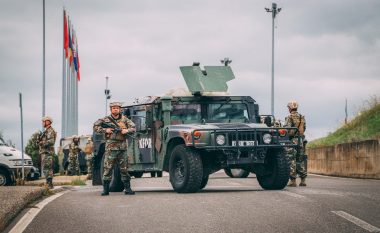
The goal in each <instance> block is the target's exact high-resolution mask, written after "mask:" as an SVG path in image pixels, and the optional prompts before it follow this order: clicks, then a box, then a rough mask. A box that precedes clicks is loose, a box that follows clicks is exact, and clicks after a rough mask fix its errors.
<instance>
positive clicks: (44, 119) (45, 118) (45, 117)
mask: <svg viewBox="0 0 380 233" xmlns="http://www.w3.org/2000/svg"><path fill="white" fill-rule="evenodd" d="M42 121H50V123H53V119H52V118H51V117H49V116H44V117H42Z"/></svg>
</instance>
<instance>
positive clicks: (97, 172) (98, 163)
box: [65, 143, 105, 185]
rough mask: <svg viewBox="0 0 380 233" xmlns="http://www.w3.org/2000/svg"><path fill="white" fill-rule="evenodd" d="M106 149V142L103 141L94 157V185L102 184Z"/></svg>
mask: <svg viewBox="0 0 380 233" xmlns="http://www.w3.org/2000/svg"><path fill="white" fill-rule="evenodd" d="M104 149H105V144H104V143H103V144H102V145H100V147H99V151H98V153H97V154H96V156H95V157H94V167H93V168H92V185H102V176H103V156H104ZM65 170H66V169H65Z"/></svg>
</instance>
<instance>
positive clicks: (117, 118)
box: [94, 102, 136, 196]
mask: <svg viewBox="0 0 380 233" xmlns="http://www.w3.org/2000/svg"><path fill="white" fill-rule="evenodd" d="M110 108H111V115H109V116H106V117H104V118H102V119H99V120H98V121H96V122H95V123H94V131H95V132H97V133H104V134H105V139H106V145H105V152H104V164H103V165H104V171H103V192H102V196H105V195H109V184H110V181H111V179H112V173H111V172H112V168H113V166H114V164H115V163H118V164H119V167H120V173H121V180H122V181H123V183H124V193H125V194H126V195H133V194H135V192H134V191H132V189H131V184H130V180H131V177H130V176H129V174H128V171H127V166H128V159H127V153H126V152H127V141H126V139H127V136H128V135H127V134H129V133H134V132H135V131H136V129H135V124H134V123H133V122H132V121H131V120H129V119H128V118H127V117H126V116H123V115H122V114H121V113H120V111H121V103H118V102H113V103H110Z"/></svg>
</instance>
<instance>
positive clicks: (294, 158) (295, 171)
mask: <svg viewBox="0 0 380 233" xmlns="http://www.w3.org/2000/svg"><path fill="white" fill-rule="evenodd" d="M288 159H289V165H290V174H289V177H290V179H296V178H297V175H299V176H300V177H301V178H305V177H306V176H307V167H306V166H307V165H306V164H307V163H306V160H307V156H306V155H305V150H304V148H303V147H301V148H300V149H299V151H298V152H297V149H295V148H291V149H289V150H288Z"/></svg>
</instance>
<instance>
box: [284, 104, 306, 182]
mask: <svg viewBox="0 0 380 233" xmlns="http://www.w3.org/2000/svg"><path fill="white" fill-rule="evenodd" d="M287 106H288V109H289V113H290V115H289V116H288V117H286V118H285V125H284V126H285V127H297V128H298V131H297V132H295V131H292V130H291V131H290V132H289V137H290V139H291V140H293V142H294V143H297V142H300V148H299V149H298V150H297V149H294V148H291V149H289V151H288V153H289V154H288V155H289V162H290V181H289V184H288V186H290V187H296V186H297V183H296V178H297V174H298V175H299V176H300V177H301V183H300V184H299V185H300V186H306V176H307V167H306V159H307V158H306V157H307V156H306V155H305V148H304V146H305V145H304V141H305V135H304V133H305V130H306V120H305V117H304V116H303V115H301V114H299V113H298V112H297V109H298V103H297V102H296V101H294V100H293V101H290V102H289V103H288V105H287ZM297 162H299V163H300V166H299V169H298V168H297Z"/></svg>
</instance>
